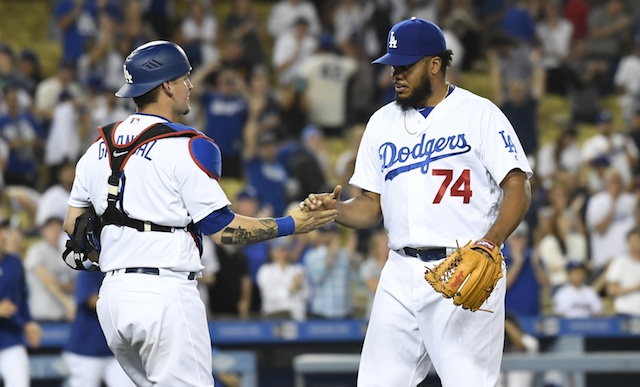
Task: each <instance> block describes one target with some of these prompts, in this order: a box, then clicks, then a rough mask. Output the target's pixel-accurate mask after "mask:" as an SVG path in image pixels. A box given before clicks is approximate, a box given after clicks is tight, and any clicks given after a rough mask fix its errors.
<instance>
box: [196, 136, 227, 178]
mask: <svg viewBox="0 0 640 387" xmlns="http://www.w3.org/2000/svg"><path fill="white" fill-rule="evenodd" d="M189 153H191V158H192V159H193V161H195V162H196V165H198V167H200V169H202V170H203V171H204V172H205V173H206V174H207V175H209V177H211V178H214V179H216V180H218V179H220V176H221V175H222V154H221V153H220V148H218V146H217V145H216V144H215V143H214V142H213V140H211V139H209V138H208V137H193V138H192V139H191V140H189Z"/></svg>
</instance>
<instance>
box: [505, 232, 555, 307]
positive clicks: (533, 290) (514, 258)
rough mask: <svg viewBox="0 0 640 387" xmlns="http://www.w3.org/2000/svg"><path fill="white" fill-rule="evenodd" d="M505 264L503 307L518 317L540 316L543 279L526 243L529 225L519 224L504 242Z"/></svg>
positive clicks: (529, 246) (536, 260) (541, 272)
mask: <svg viewBox="0 0 640 387" xmlns="http://www.w3.org/2000/svg"><path fill="white" fill-rule="evenodd" d="M503 254H504V257H505V262H506V264H507V268H508V270H507V276H506V287H507V295H506V298H505V307H506V311H507V312H508V313H513V314H516V315H518V316H538V315H539V314H540V287H541V284H542V285H544V284H546V283H545V282H546V276H545V275H544V273H543V271H542V268H541V266H540V260H539V258H538V257H537V255H535V254H534V250H533V249H532V248H531V245H530V244H529V226H528V225H527V223H526V222H522V223H520V225H518V227H517V228H516V229H515V230H514V231H513V233H512V234H511V236H509V238H507V240H506V241H505V248H504V251H503Z"/></svg>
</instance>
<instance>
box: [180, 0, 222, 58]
mask: <svg viewBox="0 0 640 387" xmlns="http://www.w3.org/2000/svg"><path fill="white" fill-rule="evenodd" d="M180 32H181V38H182V47H184V50H185V52H186V54H187V56H188V57H189V61H190V62H191V66H193V68H198V67H200V65H202V64H205V63H210V62H213V61H216V60H218V59H219V57H220V54H219V53H218V49H217V48H216V37H217V34H218V21H217V20H216V18H215V16H214V14H213V10H212V8H211V2H209V1H207V0H189V2H188V12H187V15H186V16H185V17H184V18H183V19H182V22H181V24H180Z"/></svg>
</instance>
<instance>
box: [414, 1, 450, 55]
mask: <svg viewBox="0 0 640 387" xmlns="http://www.w3.org/2000/svg"><path fill="white" fill-rule="evenodd" d="M405 3H406V5H407V12H406V14H407V15H411V16H415V17H419V18H421V19H425V20H429V21H431V22H433V23H435V24H439V23H440V19H439V17H440V9H441V8H442V5H441V4H440V3H442V1H441V0H405ZM447 48H450V47H449V46H447Z"/></svg>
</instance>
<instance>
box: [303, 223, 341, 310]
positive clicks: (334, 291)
mask: <svg viewBox="0 0 640 387" xmlns="http://www.w3.org/2000/svg"><path fill="white" fill-rule="evenodd" d="M314 233H316V235H317V241H316V242H317V245H316V246H315V247H313V248H311V249H310V250H309V251H307V253H306V254H305V256H304V264H305V267H306V268H307V273H308V275H309V279H310V281H311V300H310V307H309V318H321V319H325V318H326V319H342V318H347V317H349V314H350V312H351V296H350V290H351V289H350V285H351V263H350V255H349V254H350V253H349V251H347V250H346V249H345V248H343V247H342V245H341V240H340V229H339V227H338V225H337V224H335V223H329V224H327V225H325V226H323V227H321V228H319V229H318V230H316V231H314Z"/></svg>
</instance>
